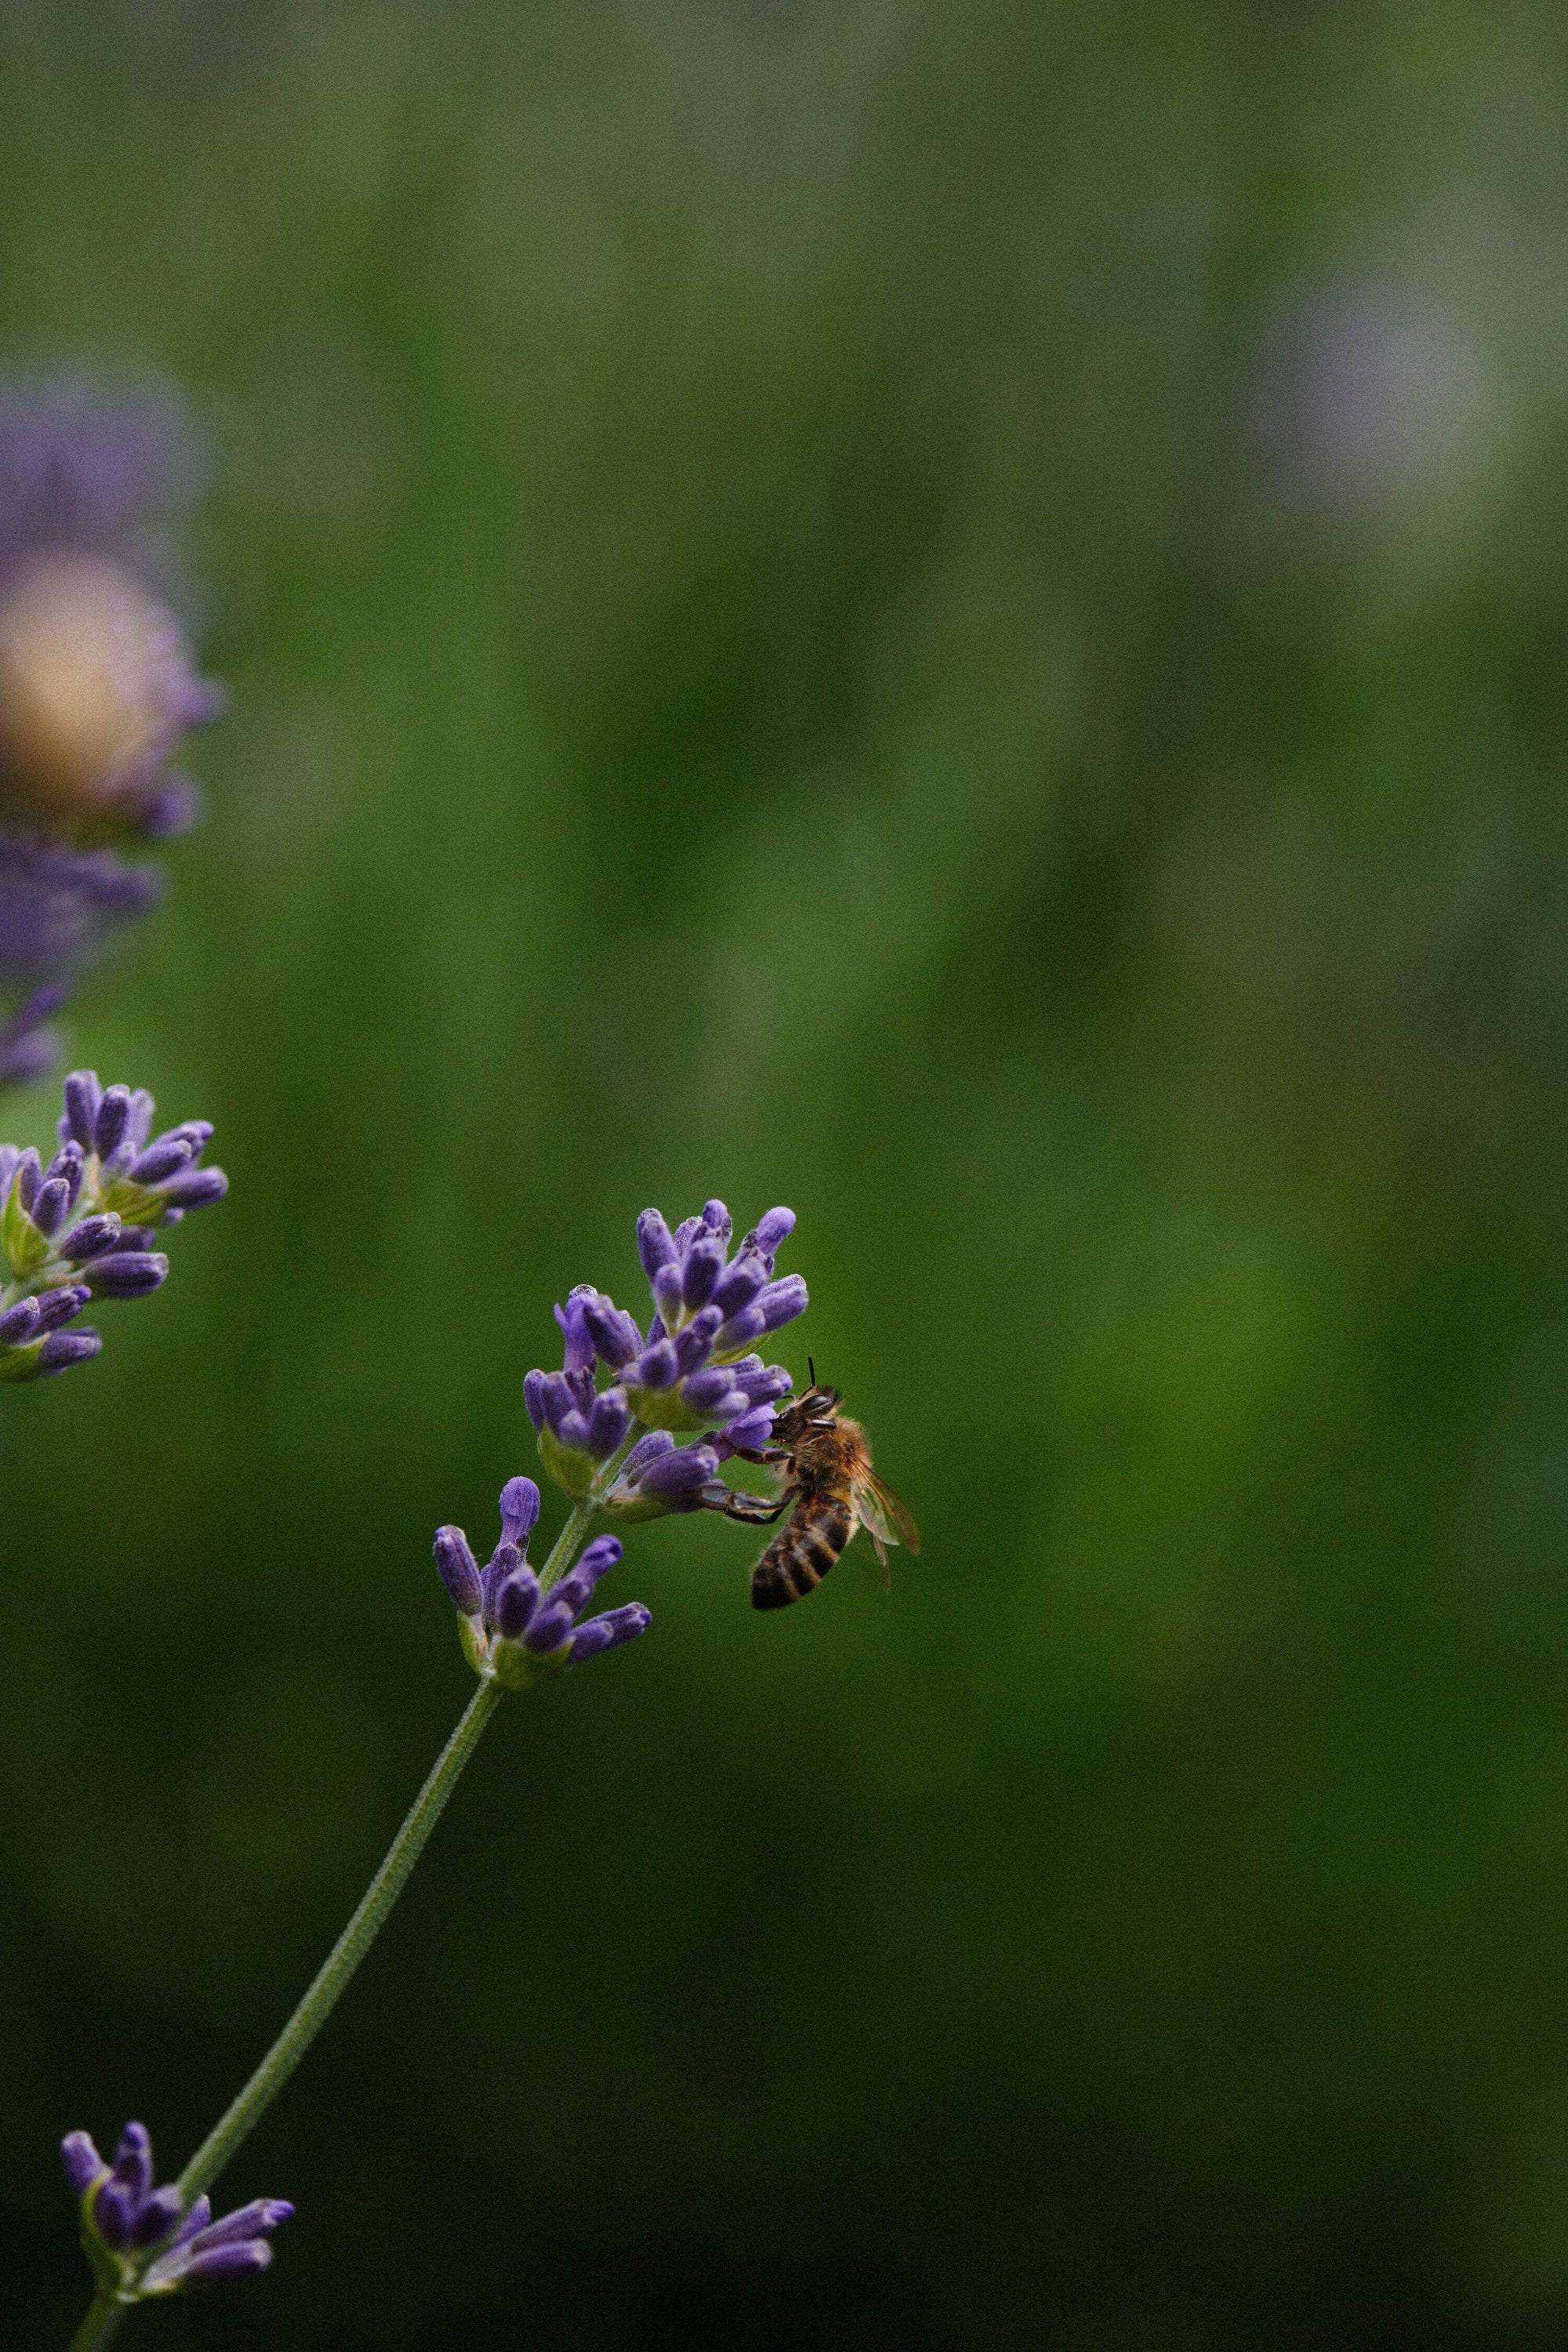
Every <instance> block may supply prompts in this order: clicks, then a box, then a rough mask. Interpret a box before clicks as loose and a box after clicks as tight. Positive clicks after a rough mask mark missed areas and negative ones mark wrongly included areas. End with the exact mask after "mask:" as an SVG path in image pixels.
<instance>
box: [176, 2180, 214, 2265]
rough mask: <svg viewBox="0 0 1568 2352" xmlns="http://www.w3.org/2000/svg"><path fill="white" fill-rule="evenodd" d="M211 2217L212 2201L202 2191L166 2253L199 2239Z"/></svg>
mask: <svg viewBox="0 0 1568 2352" xmlns="http://www.w3.org/2000/svg"><path fill="white" fill-rule="evenodd" d="M212 2217H213V2209H212V2200H211V2198H210V2197H208V2196H207V2194H206V2192H205V2190H204V2191H203V2193H202V2194H201V2196H199V2197H198V2198H196V2199H195V2201H194V2202H193V2204H192V2206H191V2210H190V2211H189V2212H188V2213H187V2214H186V2215H185V2218H184V2221H182V2222H181V2224H180V2226H179V2228H178V2229H177V2230H176V2231H175V2232H174V2244H173V2245H171V2246H170V2247H169V2248H168V2250H167V2251H168V2252H170V2253H173V2252H174V2250H175V2247H178V2246H184V2245H188V2244H189V2243H190V2241H191V2240H192V2239H193V2238H199V2237H200V2236H201V2234H202V2231H204V2230H205V2228H206V2226H207V2223H208V2222H209V2221H211V2220H212Z"/></svg>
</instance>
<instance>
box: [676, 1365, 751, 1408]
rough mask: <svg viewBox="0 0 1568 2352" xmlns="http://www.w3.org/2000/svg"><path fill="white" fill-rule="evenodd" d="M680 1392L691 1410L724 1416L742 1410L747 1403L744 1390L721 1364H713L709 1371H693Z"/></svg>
mask: <svg viewBox="0 0 1568 2352" xmlns="http://www.w3.org/2000/svg"><path fill="white" fill-rule="evenodd" d="M681 1394H682V1395H683V1396H684V1397H685V1399H686V1402H687V1403H688V1404H689V1406H690V1407H691V1409H692V1411H693V1412H705V1413H707V1412H710V1413H714V1414H719V1413H722V1414H724V1415H725V1417H726V1418H728V1416H729V1415H730V1414H731V1413H735V1412H744V1411H745V1409H746V1404H747V1398H746V1395H745V1392H744V1391H743V1390H741V1389H738V1388H737V1387H736V1386H735V1383H734V1381H732V1380H731V1378H730V1375H729V1372H728V1370H726V1368H725V1367H724V1366H723V1365H721V1364H715V1365H714V1366H713V1368H712V1370H710V1371H706V1372H693V1373H692V1375H691V1378H690V1379H689V1381H687V1382H686V1384H685V1386H684V1388H683V1389H682V1391H681Z"/></svg>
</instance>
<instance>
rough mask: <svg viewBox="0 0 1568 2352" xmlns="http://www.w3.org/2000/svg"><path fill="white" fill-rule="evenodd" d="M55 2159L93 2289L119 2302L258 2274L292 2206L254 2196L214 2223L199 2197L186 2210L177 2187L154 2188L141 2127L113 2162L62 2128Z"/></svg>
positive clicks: (126, 2133) (129, 2130)
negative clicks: (77, 2211)
mask: <svg viewBox="0 0 1568 2352" xmlns="http://www.w3.org/2000/svg"><path fill="white" fill-rule="evenodd" d="M60 2161H61V2163H62V2164H63V2165H64V2167H65V2175H66V2179H67V2180H68V2182H69V2183H70V2187H71V2191H72V2194H73V2195H74V2196H75V2197H76V2199H77V2200H78V2203H79V2206H80V2208H81V2228H82V2244H83V2246H84V2247H85V2249H86V2251H87V2255H88V2259H89V2262H90V2263H91V2264H92V2270H93V2276H94V2278H95V2280H96V2281H97V2284H98V2287H99V2292H100V2294H104V2293H108V2294H111V2295H112V2296H113V2298H114V2299H115V2300H116V2301H117V2302H120V2303H139V2302H141V2301H142V2300H143V2299H144V2298H147V2297H150V2296H153V2295H160V2294H180V2293H182V2292H183V2291H184V2289H186V2288H188V2287H194V2286H208V2285H213V2284H216V2283H217V2282H218V2281H219V2280H220V2279H225V2278H236V2277H240V2276H243V2275H244V2274H245V2273H247V2272H250V2271H264V2270H265V2269H266V2268H267V2265H268V2263H269V2262H270V2261H271V2260H272V2248H271V2246H270V2245H269V2243H268V2232H269V2231H272V2230H275V2229H276V2228H277V2227H278V2224H279V2222H280V2221H289V2219H290V2217H291V2216H292V2214H293V2211H294V2208H293V2207H292V2205H290V2204H289V2203H288V2202H287V2201H286V2200H284V2199H283V2198H281V2197H258V2198H257V2199H256V2200H254V2202H253V2203H251V2204H249V2205H241V2206H239V2207H238V2208H237V2210H235V2211H234V2212H232V2213H226V2214H225V2215H224V2216H223V2218H222V2219H221V2220H220V2221H214V2220H213V2218H212V2207H211V2205H210V2204H209V2203H208V2201H207V2200H206V2199H205V2197H198V2198H196V2199H195V2201H194V2202H193V2203H192V2205H191V2207H190V2210H188V2211H186V2210H185V2207H184V2200H183V2199H182V2198H181V2195H180V2192H179V2190H178V2189H175V2188H173V2187H168V2188H163V2189H156V2188H154V2187H153V2143H152V2141H151V2139H150V2138H149V2137H148V2135H147V2131H146V2128H145V2126H143V2125H142V2124H135V2123H132V2124H127V2125H126V2126H125V2129H124V2130H123V2131H122V2132H121V2136H120V2144H119V2146H118V2147H116V2149H115V2151H114V2161H113V2162H112V2164H109V2163H106V2162H105V2161H104V2159H103V2158H102V2157H101V2156H100V2154H99V2152H98V2150H97V2148H96V2147H94V2145H93V2143H92V2141H91V2139H90V2138H89V2136H88V2134H87V2133H86V2132H82V2131H75V2132H68V2134H67V2135H66V2137H65V2138H64V2139H63V2140H62V2141H61V2143H60Z"/></svg>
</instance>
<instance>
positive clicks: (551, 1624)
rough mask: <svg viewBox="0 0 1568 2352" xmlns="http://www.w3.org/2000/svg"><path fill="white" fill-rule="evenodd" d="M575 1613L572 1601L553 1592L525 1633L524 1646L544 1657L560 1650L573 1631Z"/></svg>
mask: <svg viewBox="0 0 1568 2352" xmlns="http://www.w3.org/2000/svg"><path fill="white" fill-rule="evenodd" d="M573 1613H574V1612H573V1610H572V1606H571V1603H570V1602H569V1601H564V1602H563V1601H562V1600H561V1598H560V1596H559V1595H558V1594H557V1593H554V1592H552V1594H551V1595H550V1598H549V1599H548V1601H546V1602H545V1603H544V1606H543V1607H542V1609H541V1610H540V1611H539V1612H538V1613H537V1615H536V1616H535V1617H534V1618H533V1620H532V1622H531V1624H530V1625H529V1627H528V1629H527V1631H526V1632H525V1633H524V1634H523V1636H522V1646H523V1648H524V1649H525V1650H532V1651H534V1652H536V1653H537V1654H538V1655H540V1656H542V1657H543V1656H546V1655H548V1654H549V1653H550V1652H551V1651H552V1650H558V1649H559V1648H560V1647H561V1644H562V1643H563V1641H564V1640H565V1639H566V1636H567V1635H568V1634H569V1633H571V1631H572V1618H573ZM503 1631H504V1628H503Z"/></svg>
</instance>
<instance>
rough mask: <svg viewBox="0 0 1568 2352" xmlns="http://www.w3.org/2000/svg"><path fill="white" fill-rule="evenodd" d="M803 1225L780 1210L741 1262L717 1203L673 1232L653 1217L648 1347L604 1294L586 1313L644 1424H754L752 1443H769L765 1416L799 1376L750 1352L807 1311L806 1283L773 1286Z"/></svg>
mask: <svg viewBox="0 0 1568 2352" xmlns="http://www.w3.org/2000/svg"><path fill="white" fill-rule="evenodd" d="M794 1226H795V1213H794V1211H793V1210H790V1209H770V1210H769V1211H768V1213H767V1214H766V1215H765V1216H764V1217H763V1218H762V1219H761V1220H760V1221H759V1222H758V1223H757V1224H756V1225H755V1226H754V1227H753V1228H752V1231H751V1232H750V1233H749V1234H747V1235H746V1237H745V1239H744V1240H743V1241H742V1244H741V1246H740V1248H739V1249H738V1250H737V1251H736V1253H735V1255H734V1256H733V1257H731V1256H730V1255H729V1248H730V1235H731V1231H732V1225H731V1216H730V1212H729V1210H728V1209H727V1208H726V1207H725V1206H724V1203H723V1202H722V1201H710V1202H708V1204H707V1206H706V1207H705V1208H704V1210H703V1211H702V1213H701V1215H700V1216H697V1217H688V1218H687V1219H686V1221H685V1223H683V1224H681V1225H679V1226H678V1227H677V1228H676V1230H675V1231H674V1232H673V1233H671V1231H670V1229H669V1226H668V1224H667V1223H666V1222H665V1220H664V1218H663V1217H662V1216H661V1215H660V1213H659V1212H658V1210H657V1209H645V1210H644V1211H643V1213H642V1215H641V1216H640V1217H639V1218H638V1219H637V1252H638V1255H639V1256H640V1257H641V1259H642V1263H643V1268H644V1271H645V1272H646V1273H647V1277H648V1284H649V1286H650V1288H651V1289H652V1292H653V1300H654V1306H655V1307H656V1308H657V1310H658V1311H657V1313H656V1314H655V1317H654V1319H653V1321H652V1323H651V1324H650V1325H649V1327H648V1335H647V1341H646V1343H645V1344H644V1345H642V1346H641V1347H639V1348H637V1349H635V1351H634V1350H633V1349H631V1347H630V1346H629V1345H628V1343H627V1333H628V1332H629V1333H630V1334H632V1335H635V1334H636V1330H637V1326H636V1325H635V1324H634V1323H633V1322H632V1319H631V1318H630V1316H629V1315H622V1314H621V1313H620V1311H619V1309H617V1308H616V1307H614V1306H613V1304H612V1302H611V1301H610V1300H608V1299H602V1298H599V1297H597V1296H596V1295H595V1297H594V1298H593V1301H592V1303H591V1304H590V1305H589V1306H588V1307H586V1308H585V1310H584V1320H585V1322H586V1325H587V1328H588V1330H589V1331H590V1333H591V1334H592V1336H593V1338H594V1340H595V1345H596V1346H597V1348H598V1350H599V1353H600V1355H601V1356H602V1357H603V1358H604V1360H605V1362H606V1363H608V1364H609V1365H610V1366H611V1368H612V1370H613V1371H614V1374H615V1377H616V1380H617V1381H618V1382H619V1383H620V1385H621V1386H622V1388H624V1390H625V1391H626V1399H627V1402H628V1403H629V1404H630V1406H631V1409H632V1411H633V1412H634V1413H635V1414H636V1416H637V1419H638V1421H640V1422H642V1423H645V1424H646V1425H647V1427H648V1428H650V1429H665V1430H700V1429H714V1428H721V1427H723V1426H725V1425H726V1424H728V1423H731V1422H734V1421H736V1420H738V1419H739V1418H740V1417H741V1416H742V1415H744V1416H746V1417H747V1435H746V1437H745V1439H744V1441H743V1442H744V1443H746V1444H753V1443H756V1442H759V1441H758V1440H757V1437H756V1435H755V1433H757V1432H761V1433H762V1438H763V1441H765V1437H766V1434H767V1432H768V1430H770V1429H771V1427H772V1421H771V1417H764V1416H763V1414H762V1412H761V1408H763V1406H766V1405H769V1404H771V1403H772V1402H773V1400H774V1399H775V1398H776V1397H778V1396H781V1395H783V1394H784V1393H785V1392H786V1391H788V1389H789V1386H790V1381H789V1377H788V1375H787V1373H780V1372H776V1371H771V1370H769V1369H768V1368H767V1367H766V1366H764V1365H763V1362H762V1360H761V1358H760V1357H758V1356H754V1355H750V1354H748V1353H747V1350H748V1349H750V1348H751V1346H752V1341H753V1340H756V1339H762V1338H763V1336H764V1335H765V1334H767V1333H770V1332H773V1331H777V1330H781V1329H782V1328H783V1327H784V1324H786V1323H789V1322H793V1321H794V1319H795V1317H796V1316H797V1315H802V1314H804V1313H805V1307H806V1305H807V1295H806V1287H805V1283H804V1281H803V1280H802V1279H801V1277H800V1276H799V1275H798V1274H795V1275H788V1276H784V1279H783V1280H782V1281H775V1280H774V1279H773V1263H774V1257H775V1254H776V1252H777V1250H778V1248H779V1246H780V1244H782V1243H783V1242H784V1240H785V1239H786V1238H787V1236H788V1235H789V1234H790V1233H791V1232H792V1231H793V1229H794ZM759 1374H760V1375H762V1377H763V1386H762V1387H760V1388H759V1386H758V1382H757V1377H756V1376H757V1375H759Z"/></svg>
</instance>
